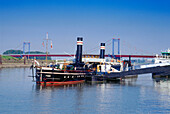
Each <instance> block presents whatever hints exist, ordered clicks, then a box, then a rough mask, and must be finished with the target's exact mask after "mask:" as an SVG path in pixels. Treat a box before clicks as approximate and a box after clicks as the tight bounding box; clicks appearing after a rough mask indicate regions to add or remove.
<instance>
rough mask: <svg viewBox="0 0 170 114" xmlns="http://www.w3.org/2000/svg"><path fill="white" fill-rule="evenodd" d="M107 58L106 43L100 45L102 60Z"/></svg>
mask: <svg viewBox="0 0 170 114" xmlns="http://www.w3.org/2000/svg"><path fill="white" fill-rule="evenodd" d="M104 58H105V43H101V45H100V59H104Z"/></svg>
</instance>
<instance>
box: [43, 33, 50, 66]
mask: <svg viewBox="0 0 170 114" xmlns="http://www.w3.org/2000/svg"><path fill="white" fill-rule="evenodd" d="M44 40H46V66H47V57H48V40H51V39H49V38H48V32H47V34H46V39H44Z"/></svg>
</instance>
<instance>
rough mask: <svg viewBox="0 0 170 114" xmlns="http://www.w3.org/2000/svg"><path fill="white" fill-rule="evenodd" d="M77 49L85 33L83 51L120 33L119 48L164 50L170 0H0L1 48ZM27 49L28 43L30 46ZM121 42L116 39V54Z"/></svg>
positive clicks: (169, 42)
mask: <svg viewBox="0 0 170 114" xmlns="http://www.w3.org/2000/svg"><path fill="white" fill-rule="evenodd" d="M46 32H48V33H49V38H50V39H51V40H52V43H53V49H50V46H49V47H48V48H49V50H48V51H49V52H50V53H55V54H64V53H68V54H74V53H75V51H76V39H77V37H79V36H82V37H83V40H84V44H83V53H93V54H98V53H99V45H100V43H106V54H111V53H112V45H111V42H112V38H120V47H121V54H160V52H161V50H166V49H168V48H170V1H169V0H0V54H2V53H3V52H4V51H6V50H9V49H18V50H23V42H30V43H31V51H44V52H45V51H46V48H44V47H43V45H42V42H43V41H44V38H45V37H46ZM26 51H28V47H26ZM116 53H117V43H116V42H115V54H116Z"/></svg>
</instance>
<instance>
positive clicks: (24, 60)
mask: <svg viewBox="0 0 170 114" xmlns="http://www.w3.org/2000/svg"><path fill="white" fill-rule="evenodd" d="M25 64H26V56H24V65H25Z"/></svg>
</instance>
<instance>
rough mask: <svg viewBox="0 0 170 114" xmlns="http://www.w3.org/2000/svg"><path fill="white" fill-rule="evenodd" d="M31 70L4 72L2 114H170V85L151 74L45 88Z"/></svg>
mask: <svg viewBox="0 0 170 114" xmlns="http://www.w3.org/2000/svg"><path fill="white" fill-rule="evenodd" d="M31 73H32V72H31V70H30V69H29V68H2V69H0V90H1V92H0V113H13V114H15V113H16V114H18V113H22V114H23V113H26V114H32V113H45V114H52V113H68V114H86V113H87V114H90V113H99V114H100V113H101V114H103V113H113V114H120V113H121V114H127V113H131V114H133V113H135V114H142V113H143V114H146V113H170V81H169V80H161V81H158V82H157V81H155V80H153V79H152V77H151V74H145V75H140V76H138V78H133V79H126V80H125V81H122V82H120V83H119V82H111V83H102V82H100V83H95V82H93V83H83V84H78V85H67V86H59V87H56V86H55V87H53V86H52V87H42V86H38V85H36V84H35V82H33V79H32V77H28V76H29V75H31Z"/></svg>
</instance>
